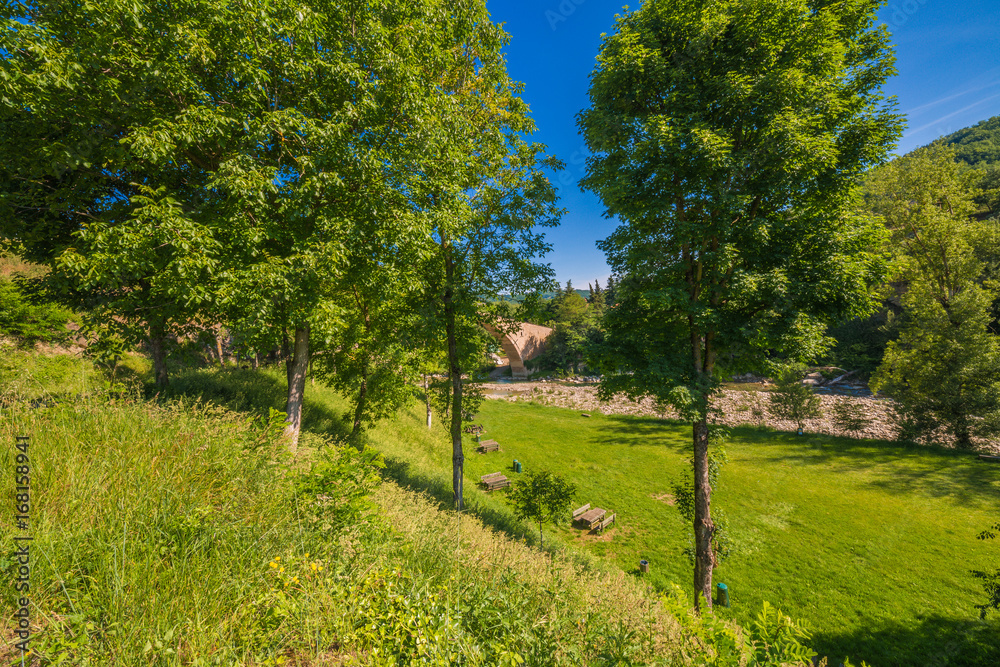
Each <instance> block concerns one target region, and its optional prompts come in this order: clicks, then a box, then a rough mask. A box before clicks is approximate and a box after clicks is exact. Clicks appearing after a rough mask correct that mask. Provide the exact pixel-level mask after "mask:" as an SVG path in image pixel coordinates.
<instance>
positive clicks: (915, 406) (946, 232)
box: [866, 146, 1000, 448]
mask: <svg viewBox="0 0 1000 667" xmlns="http://www.w3.org/2000/svg"><path fill="white" fill-rule="evenodd" d="M975 178H976V175H975V174H974V173H973V172H970V171H968V170H963V169H962V167H961V165H959V164H958V163H957V162H956V161H955V159H954V153H953V151H951V150H950V149H946V148H943V147H938V146H936V147H931V148H929V149H924V150H920V151H916V152H914V153H911V154H910V155H907V156H905V157H902V158H899V159H897V160H895V161H893V162H892V163H891V164H888V165H886V166H885V167H883V168H881V169H879V170H877V171H876V172H874V173H873V174H872V175H871V177H870V180H869V183H868V186H867V189H866V193H867V199H868V204H869V205H870V206H871V208H872V210H873V211H874V212H875V213H876V214H878V215H879V216H880V217H881V218H882V220H883V221H884V223H885V225H886V227H887V228H888V229H889V231H890V232H891V233H892V235H893V237H892V244H893V245H892V247H893V249H894V252H895V261H894V279H895V280H897V281H899V282H900V283H902V284H904V285H905V286H906V288H905V289H906V291H905V294H904V295H903V297H902V305H903V308H904V318H903V320H902V322H901V324H900V328H899V338H898V339H897V340H895V341H890V342H889V343H888V345H887V348H886V352H885V357H884V358H883V360H882V364H881V366H880V367H879V369H878V372H877V373H876V374H875V376H874V377H873V380H872V386H873V388H874V389H876V390H878V389H884V390H885V391H886V392H887V393H888V394H889V395H891V396H893V397H894V398H895V399H896V401H897V404H898V406H899V410H900V412H901V415H902V419H901V421H900V424H899V426H900V429H901V432H900V434H901V436H902V437H904V438H905V439H932V438H933V437H934V436H935V435H936V434H937V433H938V432H939V431H942V430H943V431H945V432H946V434H947V437H948V438H949V439H950V440H952V441H953V442H954V443H955V444H956V445H957V446H959V447H963V448H970V447H972V444H973V437H975V436H985V435H990V434H993V433H996V432H997V431H998V430H1000V421H998V420H1000V341H998V340H997V338H996V336H995V335H994V334H993V333H991V332H990V331H989V329H988V325H989V323H990V320H991V319H992V316H991V312H990V309H991V304H992V303H993V301H994V300H995V299H996V293H995V290H996V287H995V285H993V284H992V282H991V281H984V280H983V277H984V276H983V274H984V269H985V263H984V261H983V256H984V254H988V253H992V252H995V250H994V249H995V247H996V240H997V239H998V238H1000V236H998V233H1000V229H998V227H997V225H996V224H995V223H994V222H990V221H983V220H979V219H978V218H976V217H975V216H974V215H973V213H974V211H975V205H974V203H973V201H972V190H973V184H974V182H975Z"/></svg>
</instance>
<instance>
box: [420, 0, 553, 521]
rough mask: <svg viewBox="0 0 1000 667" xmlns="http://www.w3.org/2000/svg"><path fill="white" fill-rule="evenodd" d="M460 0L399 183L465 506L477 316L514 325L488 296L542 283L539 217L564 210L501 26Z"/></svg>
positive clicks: (547, 276) (483, 350) (483, 340)
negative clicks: (417, 157) (417, 244)
mask: <svg viewBox="0 0 1000 667" xmlns="http://www.w3.org/2000/svg"><path fill="white" fill-rule="evenodd" d="M463 7H465V9H466V10H467V11H468V12H469V14H468V16H467V19H468V20H467V22H466V23H464V24H463V26H462V28H461V29H460V30H456V31H454V35H453V36H452V35H449V39H452V38H453V39H455V40H456V41H455V42H448V44H447V46H448V48H447V49H444V48H442V49H441V50H442V51H443V53H442V55H441V57H440V58H439V59H438V60H437V61H436V63H435V66H434V67H431V68H428V73H427V76H428V81H427V83H428V86H429V87H430V88H431V89H433V90H436V91H440V95H439V97H437V98H435V99H434V100H431V103H432V104H433V111H434V114H435V119H434V122H433V123H429V126H430V127H429V128H428V132H429V135H428V137H426V138H425V137H420V140H419V141H420V144H421V146H422V147H423V150H424V151H425V152H424V155H425V158H426V159H425V163H424V164H423V165H422V167H421V169H420V170H419V173H418V174H417V175H416V178H415V179H414V182H413V184H412V187H411V188H410V189H409V190H408V193H409V195H410V200H411V203H412V206H413V210H414V211H415V212H416V213H417V215H418V216H419V217H421V219H423V220H425V221H426V222H427V224H428V226H429V233H428V234H426V235H425V239H426V244H425V245H424V246H422V247H421V249H420V254H419V255H418V257H417V259H416V262H415V263H416V264H417V265H418V267H419V271H420V273H421V284H422V287H421V290H420V293H419V295H418V298H417V305H416V306H415V308H416V309H417V311H418V312H419V313H420V318H421V320H422V340H423V341H424V346H425V347H426V348H427V349H428V350H432V351H438V350H440V351H441V352H442V353H443V356H444V357H446V359H447V365H446V369H447V377H448V397H447V414H448V419H449V426H448V433H449V438H450V443H451V447H452V488H453V492H454V498H455V505H456V508H457V509H461V508H462V506H463V470H464V461H465V457H464V454H463V450H462V424H463V421H464V420H467V419H471V415H472V414H473V413H474V411H475V402H476V400H477V399H476V398H475V397H476V396H477V395H478V392H476V391H474V390H473V388H472V387H470V386H467V384H469V383H467V382H466V379H465V376H467V375H468V374H470V373H472V372H473V371H474V370H476V369H479V368H482V367H483V366H484V365H485V363H486V361H487V359H488V357H487V351H488V350H489V349H490V348H491V346H492V345H493V342H492V341H493V339H492V337H491V336H490V335H489V334H488V333H487V332H486V330H485V329H484V326H483V325H489V326H490V327H492V328H493V329H494V330H495V331H504V330H507V329H509V328H510V327H511V326H513V325H514V323H513V322H511V321H510V320H508V319H506V318H505V317H504V313H505V311H506V309H505V308H504V307H502V306H500V305H498V302H499V297H500V295H502V294H529V293H532V292H534V291H539V290H543V289H546V288H548V287H549V286H550V285H551V281H552V270H551V268H550V267H548V266H546V265H541V264H539V263H537V262H536V261H535V258H537V257H539V256H541V255H543V254H544V253H545V252H547V251H548V249H549V246H548V245H547V244H546V243H545V241H544V237H543V235H542V234H541V233H540V232H539V231H538V229H539V228H540V227H545V226H553V225H556V224H558V221H559V218H560V216H561V215H562V211H561V210H559V209H558V208H557V207H556V194H555V189H554V188H553V186H552V184H551V182H550V181H549V180H548V178H547V177H546V175H545V170H546V169H559V168H561V167H562V165H561V163H559V162H558V161H556V160H554V159H551V158H548V157H546V156H545V153H544V146H542V145H540V144H537V143H530V142H528V141H527V140H526V138H527V137H528V136H529V135H530V134H531V133H532V132H533V131H534V123H533V122H532V121H531V119H530V116H529V115H528V109H527V106H526V105H525V104H524V102H523V101H522V100H521V99H520V97H519V93H520V87H519V86H518V85H517V84H515V83H514V82H513V81H512V80H511V79H510V76H509V75H508V73H507V69H506V64H505V62H504V58H503V54H502V52H501V49H502V47H503V45H504V43H505V42H506V39H507V37H506V35H505V33H504V32H503V31H502V30H501V29H500V28H499V27H498V26H495V25H493V24H492V23H491V22H490V20H489V15H488V12H487V10H486V8H485V4H484V3H482V2H475V3H472V4H470V5H468V6H464V5H463ZM484 128H489V130H490V131H484ZM470 390H472V391H470Z"/></svg>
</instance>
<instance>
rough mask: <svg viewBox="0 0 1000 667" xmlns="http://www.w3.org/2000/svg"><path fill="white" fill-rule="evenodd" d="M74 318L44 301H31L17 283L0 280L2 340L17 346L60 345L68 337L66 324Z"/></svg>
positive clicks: (0, 331)
mask: <svg viewBox="0 0 1000 667" xmlns="http://www.w3.org/2000/svg"><path fill="white" fill-rule="evenodd" d="M72 316H73V314H72V313H71V312H70V311H69V310H67V309H66V308H63V307H61V306H60V305H58V304H56V303H53V302H52V301H50V300H48V299H45V298H38V297H37V296H36V297H34V298H33V297H32V296H30V295H28V294H25V290H24V289H23V287H22V285H21V284H19V283H18V281H15V280H10V279H8V278H0V337H3V338H10V339H13V340H14V341H15V342H16V343H17V344H18V345H22V346H30V345H33V344H35V343H37V342H41V341H44V342H58V341H63V340H65V339H66V336H67V334H68V333H69V332H68V330H67V328H66V324H67V322H68V321H69V320H70V318H71V317H72Z"/></svg>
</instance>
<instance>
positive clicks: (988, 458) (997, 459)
mask: <svg viewBox="0 0 1000 667" xmlns="http://www.w3.org/2000/svg"><path fill="white" fill-rule="evenodd" d="M979 459H980V460H981V461H994V462H1000V456H990V455H989V454H980V455H979Z"/></svg>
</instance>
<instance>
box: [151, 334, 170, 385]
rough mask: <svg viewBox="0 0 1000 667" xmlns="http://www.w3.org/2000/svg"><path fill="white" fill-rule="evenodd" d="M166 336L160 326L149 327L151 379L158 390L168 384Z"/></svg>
mask: <svg viewBox="0 0 1000 667" xmlns="http://www.w3.org/2000/svg"><path fill="white" fill-rule="evenodd" d="M166 348H167V336H166V332H165V330H164V326H163V325H162V324H152V325H150V327H149V353H150V356H152V357H153V378H154V379H155V381H156V386H157V387H159V388H160V389H163V388H165V387H167V386H168V385H169V384H170V376H169V374H168V373H167V349H166Z"/></svg>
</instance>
